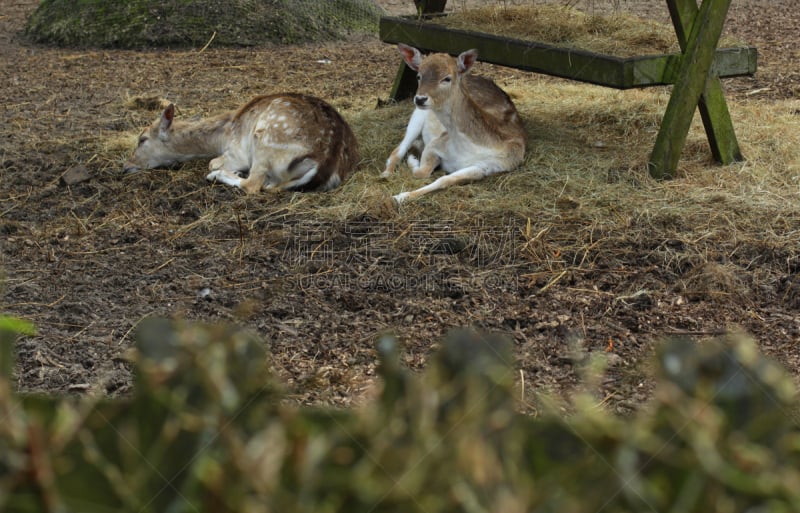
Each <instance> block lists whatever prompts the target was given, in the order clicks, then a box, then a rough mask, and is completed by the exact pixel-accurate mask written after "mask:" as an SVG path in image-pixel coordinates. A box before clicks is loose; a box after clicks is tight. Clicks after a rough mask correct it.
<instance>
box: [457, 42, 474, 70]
mask: <svg viewBox="0 0 800 513" xmlns="http://www.w3.org/2000/svg"><path fill="white" fill-rule="evenodd" d="M477 60H478V50H476V49H474V48H473V49H472V50H467V51H466V52H464V53H462V54H461V55H459V56H458V74H459V75H463V74H464V73H467V72H468V71H469V70H470V69H471V68H472V65H473V64H475V61H477Z"/></svg>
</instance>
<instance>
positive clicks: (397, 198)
mask: <svg viewBox="0 0 800 513" xmlns="http://www.w3.org/2000/svg"><path fill="white" fill-rule="evenodd" d="M392 199H393V200H394V203H395V205H397V206H400V205H402V204H403V203H405V202H406V200H407V199H408V193H407V192H401V193H400V194H395V195H394V196H392Z"/></svg>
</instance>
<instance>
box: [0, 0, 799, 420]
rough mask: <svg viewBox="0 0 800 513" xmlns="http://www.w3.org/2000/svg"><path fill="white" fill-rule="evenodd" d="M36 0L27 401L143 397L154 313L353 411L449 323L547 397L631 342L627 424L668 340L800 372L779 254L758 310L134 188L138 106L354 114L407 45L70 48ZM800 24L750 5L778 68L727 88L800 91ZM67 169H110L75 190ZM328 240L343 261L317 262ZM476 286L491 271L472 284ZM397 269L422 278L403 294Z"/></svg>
mask: <svg viewBox="0 0 800 513" xmlns="http://www.w3.org/2000/svg"><path fill="white" fill-rule="evenodd" d="M36 3H37V2H36V1H34V0H18V1H15V0H6V1H5V2H4V5H3V7H2V9H0V67H1V68H2V73H0V77H1V78H0V91H2V95H3V107H2V113H0V116H2V125H3V129H2V133H0V180H2V184H3V187H2V190H1V191H0V268H2V270H3V272H4V273H5V279H4V284H3V285H2V287H1V288H0V290H2V296H0V311H2V312H4V313H8V314H12V315H16V316H19V317H22V318H26V319H29V320H31V321H33V322H34V323H35V324H36V326H37V328H38V333H37V335H35V336H32V337H27V338H24V339H22V340H20V342H19V343H18V351H17V354H18V363H17V366H16V386H17V389H18V390H20V391H25V392H33V391H47V392H69V393H85V392H91V391H99V392H102V393H106V394H109V395H121V394H126V393H130V391H131V373H130V369H129V366H128V364H127V363H126V361H125V358H124V354H125V351H126V350H127V349H128V348H129V347H130V345H131V343H132V333H133V330H134V329H135V327H136V325H137V323H138V322H140V321H141V319H143V318H145V317H146V316H149V315H161V316H168V317H181V318H188V319H194V320H202V321H210V322H215V321H230V320H234V321H236V322H238V323H240V324H242V325H244V326H246V327H247V328H249V329H252V330H254V331H256V332H258V333H259V335H260V336H261V337H263V339H264V340H265V341H267V343H268V344H269V347H270V351H271V353H272V355H273V358H274V368H275V370H276V372H277V373H278V374H279V375H280V376H281V377H282V378H283V379H284V380H285V381H286V382H287V384H288V386H289V387H290V390H291V391H292V393H293V394H294V397H295V398H296V399H297V400H298V401H301V402H304V403H316V404H335V405H348V404H350V403H351V402H352V401H353V400H354V398H359V397H362V396H363V394H364V393H365V391H366V390H368V389H369V387H370V386H371V384H372V383H373V381H374V373H375V366H376V360H375V351H374V349H373V347H374V342H375V340H376V339H377V337H379V336H380V334H382V333H387V332H388V333H396V334H398V335H399V336H400V337H401V340H402V342H403V350H404V353H403V358H404V362H405V363H406V364H407V365H408V366H409V367H410V368H413V369H419V368H421V367H422V366H424V363H425V361H426V358H427V355H428V354H429V353H430V351H431V350H432V349H433V348H435V346H436V343H437V341H438V340H440V339H441V337H442V335H443V333H445V332H446V331H447V330H449V329H450V328H452V327H456V326H464V325H471V326H475V327H478V328H481V329H485V330H492V331H497V332H501V333H504V334H505V335H507V336H508V337H510V338H512V339H513V340H514V342H515V347H516V352H517V356H518V358H519V361H518V367H519V370H520V381H521V383H524V385H525V388H526V389H533V388H536V389H544V390H549V391H552V392H554V393H556V394H559V393H563V392H565V391H568V390H571V389H572V388H574V386H575V385H576V383H578V381H579V379H580V378H579V376H578V373H577V369H576V366H575V365H574V363H575V362H574V359H573V358H572V350H571V349H570V347H571V343H572V342H573V341H575V340H583V341H584V344H585V345H587V346H588V347H586V349H588V350H590V351H596V350H606V349H611V350H613V352H614V354H616V355H617V356H618V358H617V360H616V362H615V365H614V367H613V368H612V369H611V371H610V372H609V374H608V376H607V379H606V381H605V382H604V383H603V384H602V387H603V391H602V394H603V395H604V397H605V400H606V402H608V403H609V404H611V405H612V406H613V407H614V409H616V410H617V411H619V412H627V411H630V409H631V408H634V407H635V406H636V405H637V404H639V403H640V402H641V401H642V400H643V399H645V398H646V397H647V393H648V392H647V390H648V385H647V366H646V365H645V364H644V362H645V361H646V357H647V356H648V355H649V354H650V352H651V349H652V345H653V343H654V342H655V341H657V340H658V339H659V338H660V337H662V336H664V335H665V334H666V335H668V334H675V333H682V334H686V335H688V336H692V337H696V338H700V337H704V336H709V335H713V334H715V333H719V332H721V331H724V330H725V329H726V328H727V327H728V326H731V325H735V326H741V327H742V328H743V329H745V330H747V331H748V332H749V333H751V334H753V336H755V337H756V339H757V340H758V342H759V344H760V346H761V347H762V348H763V349H764V351H765V352H767V353H768V354H771V355H773V356H775V357H776V358H777V359H778V360H780V361H781V362H783V363H784V364H785V365H787V366H788V367H789V368H790V369H797V368H800V367H798V365H800V349H798V346H797V342H798V341H800V322H798V317H797V309H798V307H800V285H798V284H796V283H795V282H796V281H797V277H796V275H797V272H798V266H799V265H800V264H798V263H797V262H794V264H791V263H789V262H777V260H779V259H780V258H781V257H780V255H765V256H764V258H763V260H762V262H764V265H772V264H774V265H775V266H783V267H784V268H786V267H787V266H788V267H789V272H788V274H787V275H786V277H785V280H784V283H783V285H780V284H778V285H776V287H777V288H776V289H772V290H768V291H764V292H763V293H757V294H754V295H751V296H748V297H746V298H735V297H733V298H725V299H724V300H715V299H714V298H710V299H708V298H707V299H701V300H695V301H690V302H688V303H680V302H679V303H677V304H676V303H674V302H664V301H657V299H658V298H655V299H654V298H653V297H652V296H647V295H644V296H640V297H633V298H628V300H626V301H617V300H616V299H617V298H618V294H612V293H610V292H608V291H614V290H617V287H618V286H619V284H620V282H624V283H625V288H627V289H631V290H637V289H641V290H646V289H648V290H652V289H657V288H658V287H659V286H661V287H662V288H666V289H670V288H671V287H672V284H669V283H668V282H669V280H670V279H671V277H670V276H669V275H668V273H665V272H663V273H662V272H660V271H659V269H658V266H657V265H654V263H653V260H652V254H651V249H650V248H626V251H628V252H629V254H630V252H635V251H641V255H639V258H638V261H640V262H641V265H640V266H639V267H638V268H637V267H628V268H626V269H623V270H619V269H613V268H610V269H606V270H605V271H597V272H593V273H585V274H583V275H576V276H572V277H570V280H564V282H562V283H557V284H554V286H552V287H551V288H549V290H546V291H542V290H541V288H542V284H541V283H536V282H535V281H531V280H530V279H526V278H525V276H526V275H529V274H530V272H531V269H528V268H525V267H524V266H523V267H520V268H519V269H518V270H514V271H513V272H511V271H508V269H513V268H512V267H510V266H506V267H504V269H505V270H504V271H503V273H498V274H497V275H493V274H492V268H491V262H489V263H488V264H487V261H486V258H482V256H481V255H476V254H472V255H471V256H469V257H464V256H463V254H462V255H460V256H459V255H454V253H457V251H455V250H453V249H452V247H451V246H450V245H449V244H450V243H451V242H452V243H454V244H457V243H458V241H459V240H462V241H463V240H464V237H461V238H459V237H455V238H454V237H453V236H451V235H452V234H450V233H449V232H446V230H445V231H442V230H443V228H442V227H441V226H439V225H437V224H436V221H437V220H428V221H430V222H429V223H428V224H425V223H424V222H422V223H420V222H417V223H416V224H410V223H409V222H408V220H403V219H397V218H391V217H387V218H384V219H376V218H375V217H374V216H372V215H371V214H367V213H364V214H363V215H358V216H354V217H351V218H349V219H345V220H341V221H340V222H326V223H322V224H318V225H313V219H312V220H309V219H308V218H304V217H302V216H299V215H298V214H295V213H293V211H292V210H291V209H288V208H287V206H286V202H287V201H290V200H289V199H288V198H286V197H283V198H272V197H270V198H246V197H243V196H242V195H241V194H239V193H238V192H237V191H233V190H230V189H227V188H225V187H219V186H215V187H211V186H208V185H206V184H205V183H204V182H203V180H202V177H201V176H199V175H198V174H197V172H196V171H187V170H186V169H181V170H176V171H174V172H169V173H168V172H162V173H140V174H138V175H134V176H127V177H123V176H121V173H120V169H121V160H120V154H119V152H118V151H117V150H116V149H114V147H113V145H112V146H111V147H109V146H107V145H106V144H107V143H106V142H104V141H107V140H113V139H114V138H117V139H119V137H121V136H122V135H130V133H131V132H133V131H135V130H136V129H137V128H140V127H141V126H143V125H145V124H147V123H149V122H150V121H151V120H152V119H154V117H155V111H152V110H147V109H141V108H140V109H138V110H137V109H135V108H131V104H130V102H129V100H130V99H131V98H139V97H146V96H148V95H153V96H166V97H167V98H169V99H170V100H172V101H174V102H175V103H176V104H177V105H178V106H179V108H180V106H181V105H184V106H186V109H187V110H189V109H198V106H201V105H202V106H204V108H205V109H207V110H206V111H205V112H213V111H218V110H221V109H224V108H233V107H235V106H236V105H238V104H240V103H242V101H243V100H245V99H247V98H249V97H251V96H253V95H255V94H261V93H269V92H277V91H281V90H294V91H300V92H306V93H312V94H315V95H318V96H320V97H323V98H326V99H328V100H329V101H330V102H331V103H332V104H334V105H335V106H336V107H337V108H339V109H342V110H344V111H348V112H353V111H356V110H359V109H371V108H374V106H375V105H376V103H377V102H378V100H379V99H385V98H386V97H387V96H388V90H389V87H390V85H391V82H392V79H393V77H394V73H395V71H396V69H397V65H398V63H399V60H398V57H397V55H396V52H395V51H394V49H393V48H391V47H389V46H388V45H384V44H382V43H381V42H380V41H378V40H377V38H362V39H360V40H358V41H351V42H345V43H335V44H333V43H332V44H320V45H306V46H299V47H285V48H275V49H264V48H246V49H220V48H214V47H213V46H211V47H209V48H208V49H206V50H205V51H203V52H199V51H196V50H169V51H167V50H151V51H138V52H137V51H111V50H69V49H54V48H47V47H42V46H35V45H31V44H28V43H26V42H25V40H24V38H23V37H22V36H21V34H20V32H21V30H22V29H23V27H24V23H25V19H26V17H27V16H28V15H29V14H30V13H31V12H32V11H33V10H34V9H35V6H36ZM381 3H382V5H384V6H385V7H386V8H387V9H389V10H390V11H391V12H393V13H398V12H409V10H410V9H409V6H410V4H411V2H410V1H400V0H384V1H382V2H381ZM451 4H452V5H453V6H454V7H456V8H459V7H465V6H468V4H469V2H459V1H455V2H451ZM614 4H615V7H608V6H605V5H604V4H601V3H600V2H594V3H591V5H590V6H588V8H593V9H609V8H618V9H622V10H629V11H632V12H634V13H636V14H640V15H644V16H650V17H653V18H657V19H662V20H666V19H667V13H666V7H665V6H664V2H661V1H655V0H654V1H651V2H643V1H642V2H633V1H631V2H625V1H624V0H623V1H621V2H614ZM798 26H800V14H799V13H798V9H797V6H796V0H762V1H759V0H734V1H733V6H732V7H731V13H730V17H729V21H728V25H727V28H726V30H727V31H728V32H729V33H732V34H735V35H736V36H737V37H738V38H740V39H741V40H744V41H747V42H749V43H750V44H752V45H754V46H756V47H758V49H759V52H760V61H759V66H760V68H759V72H758V74H757V75H756V76H755V77H752V78H741V79H735V80H730V81H726V82H725V87H726V90H727V92H728V96H729V97H731V98H735V99H736V100H738V101H769V100H772V99H785V98H796V97H797V96H798V95H799V94H800V40H798V38H797V27H798ZM327 60H329V61H332V64H326V63H325V62H327ZM202 112H203V111H199V110H193V111H192V113H193V114H201V113H202ZM109 148H111V149H109ZM379 166H380V162H370V163H367V170H366V171H365V172H368V173H374V174H375V175H377V169H378V168H379ZM68 171H69V172H71V173H72V172H81V171H85V172H87V173H88V174H89V176H90V179H88V180H85V181H80V182H78V183H74V184H66V183H64V181H63V179H62V176H64V174H65V172H68ZM423 221H424V220H423ZM309 222H311V223H312V224H311V225H310V224H309ZM310 226H311V227H313V229H311V228H310ZM517 228H520V227H515V229H517ZM448 229H452V227H451V228H448ZM409 230H411V232H416V236H417V237H416V239H415V238H414V237H413V235H414V233H411V235H409ZM514 233H515V232H514V231H513V230H512V229H510V228H509V230H508V233H507V234H506V235H508V236H510V237H512V238H513V237H514ZM491 235H492V237H494V239H492V240H493V241H496V240H500V241H501V242H502V241H503V240H504V238H503V237H504V234H499V235H498V234H496V233H494V234H491ZM473 236H474V237H478V238H480V237H481V236H482V235H481V234H478V235H467V236H466V237H467V240H468V242H469V241H472V240H473V239H470V238H469V237H473ZM401 239H402V241H403V243H402V244H397V241H398V240H401ZM365 240H366V241H368V242H369V244H368V245H367V246H364V241H365ZM388 240H391V241H392V243H391V245H390V244H389V243H388V242H387V243H386V244H383V243H382V242H381V241H388ZM453 241H455V242H453ZM321 247H322V248H323V249H325V252H324V254H325V258H328V257H330V259H331V260H330V261H325V260H320V259H316V258H315V257H314V255H316V254H317V253H315V252H317V251H318V250H319V248H321ZM365 247H366V250H363V251H362V249H364V248H365ZM476 247H482V246H480V245H479V244H478V245H477V246H476ZM387 248H391V254H389V255H385V254H384V255H382V257H384V258H388V259H390V260H391V266H392V269H393V270H394V273H393V274H392V275H391V276H382V275H380V274H376V273H375V271H374V268H373V267H371V265H370V261H371V260H370V259H371V258H375V257H376V255H373V254H370V253H371V252H373V251H379V252H380V251H384V250H386V249H387ZM495 249H496V248H495ZM421 253H425V254H426V255H427V257H426V258H428V260H427V262H428V264H430V265H428V267H427V268H426V269H427V270H426V273H427V274H425V275H424V278H425V280H428V281H425V280H423V275H421V274H420V258H421V257H420V254H421ZM497 255H500V254H499V253H497ZM483 256H486V255H483ZM489 256H490V257H491V256H492V255H489ZM500 256H502V255H500ZM437 259H438V260H437ZM490 260H491V259H490ZM631 260H633V261H637V258H633V259H631ZM773 260H775V261H773ZM431 262H432V263H431ZM790 264H791V265H790ZM320 269H334V270H335V271H336V272H335V273H333V274H331V275H326V274H324V273H322V274H321V273H320V272H318V271H319V270H320ZM382 269H385V267H383V268H382ZM331 276H333V277H334V278H335V279H331V278H330V277H331ZM463 276H469V277H475V276H478V277H481V281H480V283H472V284H469V283H467V284H463V283H459V281H458V280H459V279H461V277H463ZM487 276H494V278H493V279H494V280H495V282H493V283H488V282H487V281H486V277H487ZM393 277H400V278H399V279H400V280H401V281H403V280H406V281H405V282H403V283H402V284H401V285H402V286H395V285H397V284H393V283H392V282H391V279H394V278H393ZM409 277H418V278H419V281H417V282H414V283H409V282H408V279H409ZM423 282H424V283H423ZM792 284H794V285H792ZM489 285H491V286H489ZM781 287H783V288H781Z"/></svg>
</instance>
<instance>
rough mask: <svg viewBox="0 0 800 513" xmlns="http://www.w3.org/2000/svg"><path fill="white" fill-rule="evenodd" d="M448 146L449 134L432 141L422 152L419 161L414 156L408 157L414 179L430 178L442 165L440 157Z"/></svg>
mask: <svg viewBox="0 0 800 513" xmlns="http://www.w3.org/2000/svg"><path fill="white" fill-rule="evenodd" d="M446 146H447V134H444V135H442V136H440V137H437V138H436V139H434V140H432V141H430V142H429V143H428V144H427V145H426V146H425V149H423V150H422V155H420V159H419V160H417V159H416V158H415V157H414V156H413V155H409V156H408V166H409V167H410V168H411V174H412V175H414V178H428V177H429V176H431V173H433V171H434V170H435V169H436V168H437V167H438V166H439V164H441V163H442V159H441V158H440V156H439V155H441V152H442V151H443V150H444V149H445V147H446Z"/></svg>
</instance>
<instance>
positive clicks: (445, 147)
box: [383, 43, 526, 203]
mask: <svg viewBox="0 0 800 513" xmlns="http://www.w3.org/2000/svg"><path fill="white" fill-rule="evenodd" d="M398 49H399V51H400V53H401V54H402V56H403V59H404V60H405V62H406V64H407V65H408V66H409V67H410V68H411V69H413V70H414V71H416V72H417V80H418V82H419V85H418V86H417V92H416V95H415V96H414V106H415V109H414V113H413V114H412V115H411V119H410V120H409V122H408V127H407V128H406V133H405V137H403V140H402V142H401V143H400V145H399V146H397V148H395V149H394V151H392V154H391V155H390V156H389V159H388V160H387V161H386V169H385V170H384V172H383V176H388V175H390V174H392V173H394V171H395V168H396V167H397V165H398V163H399V161H400V160H401V159H402V158H403V157H404V156H405V155H406V153H408V151H409V149H410V148H411V147H412V146H414V145H415V144H417V143H418V141H419V139H420V138H421V139H422V143H423V148H422V153H421V155H420V157H419V159H417V158H416V157H415V156H413V155H409V157H408V164H409V167H411V170H412V173H413V175H414V176H415V177H417V178H427V177H429V176H430V175H431V173H432V172H433V171H434V170H435V169H436V168H437V167H440V168H441V169H442V170H443V171H444V172H445V173H446V174H445V175H444V176H442V177H440V178H438V179H436V180H434V181H433V182H431V183H430V184H428V185H426V186H424V187H421V188H419V189H416V190H414V191H411V192H402V193H400V194H397V195H395V196H394V200H395V201H396V202H397V203H403V202H404V201H408V200H413V199H415V198H418V197H419V196H422V195H423V194H427V193H429V192H433V191H436V190H438V189H443V188H445V187H450V186H451V185H456V184H461V183H466V182H472V181H475V180H480V179H482V178H485V177H487V176H489V175H493V174H495V173H502V172H504V171H510V170H512V169H514V168H515V167H517V166H519V165H520V163H522V159H523V158H524V156H525V140H526V134H525V128H524V127H523V125H522V121H521V120H520V117H519V114H518V113H517V109H516V107H514V103H513V102H512V101H511V99H510V98H509V97H508V95H507V94H506V93H505V92H504V91H503V90H502V89H500V88H499V87H498V86H497V85H496V84H495V83H494V82H492V81H491V80H488V79H486V78H482V77H479V76H475V75H469V74H468V73H469V70H470V69H471V68H472V66H473V65H474V64H475V61H476V60H477V57H478V53H477V51H476V50H468V51H466V52H464V53H462V54H461V55H459V56H458V57H457V58H454V57H451V56H449V55H446V54H441V53H438V54H432V55H428V56H426V57H423V56H422V54H421V53H420V51H419V50H417V49H416V48H412V47H410V46H407V45H404V44H402V43H401V44H399V45H398Z"/></svg>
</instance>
